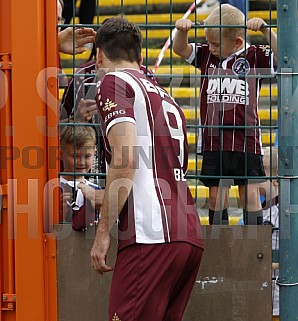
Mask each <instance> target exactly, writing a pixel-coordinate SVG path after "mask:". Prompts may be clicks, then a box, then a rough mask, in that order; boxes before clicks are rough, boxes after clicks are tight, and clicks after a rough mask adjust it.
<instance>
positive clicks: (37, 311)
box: [0, 0, 58, 321]
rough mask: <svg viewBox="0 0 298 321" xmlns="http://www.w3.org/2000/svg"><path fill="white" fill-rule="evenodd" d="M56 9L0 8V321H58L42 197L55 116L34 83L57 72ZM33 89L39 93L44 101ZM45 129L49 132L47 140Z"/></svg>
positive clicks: (0, 1)
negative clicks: (3, 96)
mask: <svg viewBox="0 0 298 321" xmlns="http://www.w3.org/2000/svg"><path fill="white" fill-rule="evenodd" d="M56 5H57V3H56V1H54V0H53V1H40V0H26V1H23V0H14V1H6V0H0V53H1V52H4V53H6V52H7V53H8V55H4V56H3V55H2V57H4V58H3V59H2V60H3V63H4V64H6V65H7V66H10V67H11V68H10V67H9V68H6V69H5V81H4V83H5V84H7V86H8V87H9V88H8V97H7V100H6V104H5V107H3V108H1V107H2V106H0V116H1V119H0V122H1V131H0V142H1V147H3V146H4V147H7V149H5V150H4V151H3V149H1V154H0V156H3V153H4V152H5V154H4V156H5V160H7V161H4V162H1V164H4V165H5V166H4V167H5V168H1V169H0V179H1V182H0V184H1V185H2V186H1V189H0V192H1V194H7V201H6V199H5V202H6V203H5V206H4V207H5V209H4V211H3V212H2V218H3V219H2V224H1V225H0V233H1V234H0V265H1V266H0V291H1V295H2V294H5V295H3V296H2V297H1V300H0V302H1V303H0V307H1V310H0V321H47V320H48V321H55V320H57V288H56V267H55V265H56V257H55V256H56V243H55V240H54V239H50V240H49V241H48V237H49V236H50V235H47V234H46V232H47V230H46V229H45V226H44V213H45V208H46V206H47V203H46V197H44V195H46V193H45V191H44V189H45V186H46V183H47V181H48V179H50V178H54V177H56V176H57V167H56V168H55V166H54V167H53V166H52V169H51V170H50V171H48V164H49V161H48V159H49V146H50V145H52V146H57V145H58V143H57V142H58V137H57V129H56V134H55V126H56V124H57V113H56V114H55V113H53V111H49V108H48V105H49V104H48V99H49V95H48V93H49V91H48V90H47V81H46V79H45V78H43V77H39V75H40V74H41V73H42V72H43V71H44V69H45V68H46V67H47V66H55V65H57V39H56V37H57V31H56V27H55V25H56V21H57V20H56V11H57V9H56ZM46 15H48V17H52V18H47V17H46ZM48 23H49V25H48ZM45 25H46V27H47V28H49V27H51V28H52V29H51V30H50V29H47V28H45ZM45 30H48V31H45ZM47 50H48V52H47ZM53 56H54V57H55V56H56V57H55V58H49V57H53ZM10 62H11V63H12V64H11V65H9V63H10ZM3 70H4V69H3ZM37 79H38V83H37ZM52 83H53V85H52V86H51V93H52V94H54V95H56V97H57V96H58V89H57V82H55V80H53V82H52ZM37 85H38V86H37ZM37 87H39V88H44V93H45V95H42V96H43V97H41V95H40V92H38V91H37ZM2 89H3V88H0V91H1V90H2ZM57 106H58V102H56V105H55V107H54V108H57ZM52 107H53V106H52ZM52 109H53V108H52ZM52 109H51V110H52ZM47 126H51V127H52V128H53V129H54V130H53V131H52V136H51V137H50V138H49V137H48V133H49V131H48V127H47ZM56 163H58V160H56ZM6 191H7V193H5V192H6ZM57 203H58V202H57ZM55 207H56V208H58V204H57V205H55V206H54V209H55ZM6 208H7V209H6Z"/></svg>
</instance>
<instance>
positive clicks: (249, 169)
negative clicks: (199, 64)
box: [200, 152, 266, 187]
mask: <svg viewBox="0 0 298 321" xmlns="http://www.w3.org/2000/svg"><path fill="white" fill-rule="evenodd" d="M201 175H205V176H215V178H209V177H208V178H204V177H201V178H200V180H201V181H202V182H203V183H204V185H205V186H208V187H210V186H218V185H219V183H220V180H221V184H222V185H223V186H231V185H246V184H254V183H260V182H262V181H264V180H263V179H257V178H254V179H249V178H245V176H254V177H255V176H260V177H263V176H266V174H265V169H264V165H263V156H262V155H256V154H250V153H247V154H246V153H240V152H204V153H203V164H202V171H201ZM220 176H230V177H231V178H222V179H220V178H219V177H220Z"/></svg>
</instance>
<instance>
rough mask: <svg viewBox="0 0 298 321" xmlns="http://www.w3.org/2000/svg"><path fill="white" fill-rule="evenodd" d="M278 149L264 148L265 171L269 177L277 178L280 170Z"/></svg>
mask: <svg viewBox="0 0 298 321" xmlns="http://www.w3.org/2000/svg"><path fill="white" fill-rule="evenodd" d="M277 151H278V148H277V147H275V146H273V147H265V148H264V157H263V163H264V169H265V172H266V175H267V176H277V170H278V153H277Z"/></svg>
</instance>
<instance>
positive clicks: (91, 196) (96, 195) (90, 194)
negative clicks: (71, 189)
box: [78, 183, 105, 209]
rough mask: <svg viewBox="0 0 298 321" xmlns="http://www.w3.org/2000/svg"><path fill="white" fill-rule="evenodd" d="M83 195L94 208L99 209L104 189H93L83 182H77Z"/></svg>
mask: <svg viewBox="0 0 298 321" xmlns="http://www.w3.org/2000/svg"><path fill="white" fill-rule="evenodd" d="M78 188H80V189H81V191H82V193H83V194H84V196H85V197H86V198H87V199H88V200H89V201H90V202H91V204H92V206H93V207H94V208H95V209H100V207H101V206H102V204H103V197H104V192H105V190H104V189H94V188H92V187H90V186H88V185H86V184H84V183H80V184H78Z"/></svg>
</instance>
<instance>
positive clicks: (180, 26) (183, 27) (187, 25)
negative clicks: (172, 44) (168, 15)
mask: <svg viewBox="0 0 298 321" xmlns="http://www.w3.org/2000/svg"><path fill="white" fill-rule="evenodd" d="M192 26H193V22H192V21H191V20H189V19H179V20H177V21H176V23H175V27H176V29H177V30H179V31H189V30H190V29H191V27H192Z"/></svg>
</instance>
